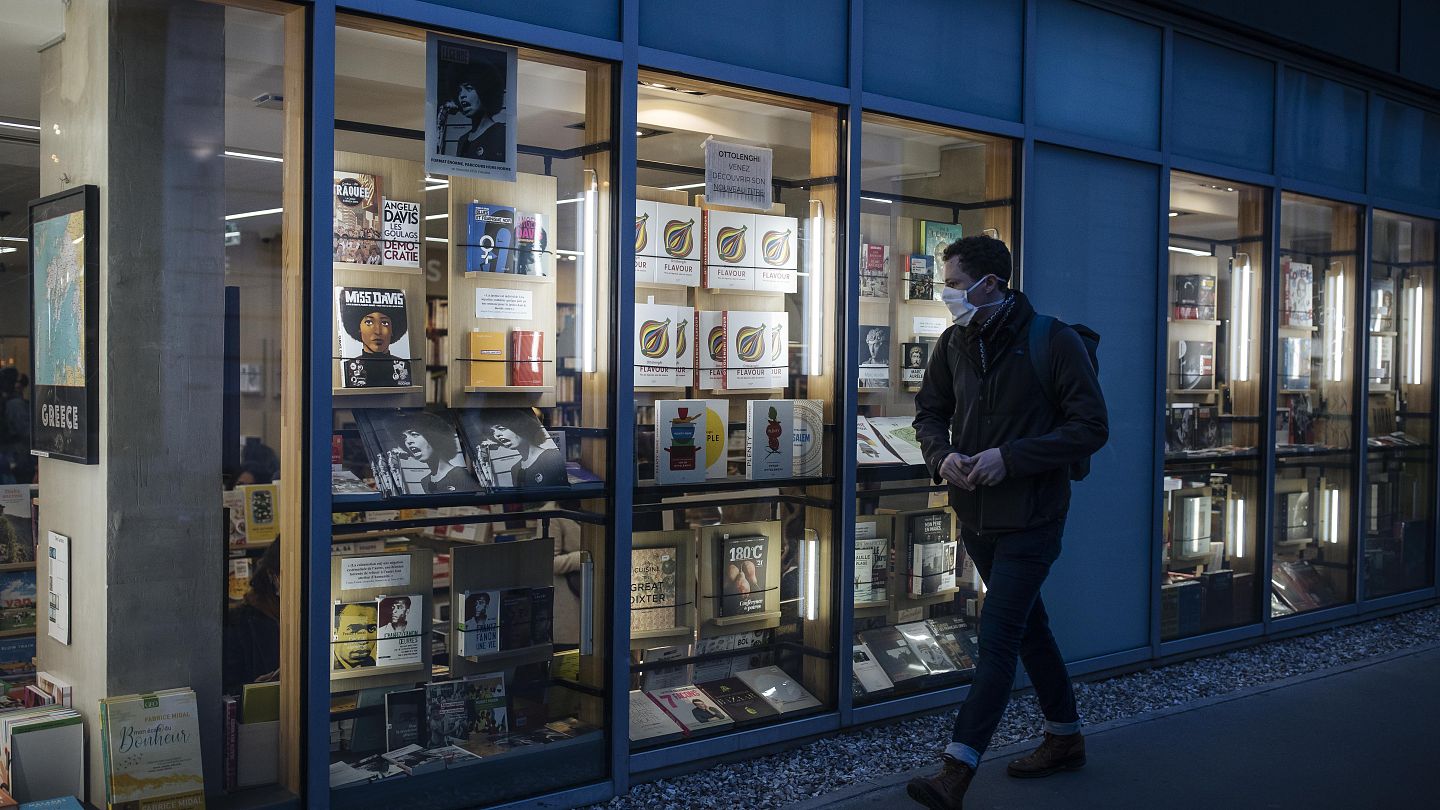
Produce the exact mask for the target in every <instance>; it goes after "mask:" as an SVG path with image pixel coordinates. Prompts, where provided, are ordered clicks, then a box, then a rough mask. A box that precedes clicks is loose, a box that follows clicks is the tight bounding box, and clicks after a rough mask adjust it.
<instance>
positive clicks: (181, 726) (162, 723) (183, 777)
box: [102, 689, 205, 808]
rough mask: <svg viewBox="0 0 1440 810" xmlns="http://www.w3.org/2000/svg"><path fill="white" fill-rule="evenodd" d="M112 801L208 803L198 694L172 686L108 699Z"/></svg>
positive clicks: (168, 804)
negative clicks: (202, 760)
mask: <svg viewBox="0 0 1440 810" xmlns="http://www.w3.org/2000/svg"><path fill="white" fill-rule="evenodd" d="M102 712H103V715H102V717H103V720H104V724H105V738H104V740H103V743H102V744H103V745H105V747H106V754H107V757H106V760H105V765H106V768H105V778H106V781H107V782H108V784H109V787H110V790H109V797H108V800H109V804H110V806H112V807H120V806H125V805H128V804H129V803H131V802H133V803H135V804H134V806H136V807H140V806H142V805H144V806H159V805H160V804H161V803H162V802H163V803H164V805H165V806H166V807H173V808H188V807H204V806H205V774H204V770H203V769H202V767H201V762H200V719H199V712H198V710H197V707H196V703H195V693H194V692H193V691H191V690H190V689H170V690H166V691H164V692H157V693H155V694H150V695H129V696H126V697H120V698H109V699H106V700H105V701H104V702H103V703H102Z"/></svg>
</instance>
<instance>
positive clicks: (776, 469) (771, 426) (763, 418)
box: [745, 399, 795, 481]
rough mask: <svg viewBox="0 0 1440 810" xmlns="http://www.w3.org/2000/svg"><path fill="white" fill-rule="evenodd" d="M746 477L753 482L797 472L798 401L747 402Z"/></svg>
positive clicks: (792, 474)
mask: <svg viewBox="0 0 1440 810" xmlns="http://www.w3.org/2000/svg"><path fill="white" fill-rule="evenodd" d="M745 408H746V413H745V477H746V478H748V479H750V480H751V481H768V480H771V479H775V478H791V477H793V476H794V475H795V436H794V433H795V401H794V400H790V399H752V400H750V401H749V402H746V403H745Z"/></svg>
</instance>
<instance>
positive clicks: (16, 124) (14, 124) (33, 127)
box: [0, 120, 40, 132]
mask: <svg viewBox="0 0 1440 810" xmlns="http://www.w3.org/2000/svg"><path fill="white" fill-rule="evenodd" d="M0 127H9V128H10V129H25V130H29V131H31V132H39V131H40V125H39V124H27V123H25V122H24V121H5V120H0Z"/></svg>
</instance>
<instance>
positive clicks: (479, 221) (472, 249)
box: [465, 202, 515, 273]
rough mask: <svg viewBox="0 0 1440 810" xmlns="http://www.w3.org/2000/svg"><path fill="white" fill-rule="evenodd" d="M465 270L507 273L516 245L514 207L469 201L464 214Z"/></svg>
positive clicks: (469, 271) (509, 270) (470, 271)
mask: <svg viewBox="0 0 1440 810" xmlns="http://www.w3.org/2000/svg"><path fill="white" fill-rule="evenodd" d="M466 223H467V225H466V228H467V230H466V236H465V272H467V273H509V272H512V270H511V267H510V265H511V262H512V261H513V259H512V258H511V253H512V252H513V250H514V248H515V209H513V208H508V207H505V206H502V205H489V204H487V203H478V202H472V203H470V207H469V210H468V212H467V215H466Z"/></svg>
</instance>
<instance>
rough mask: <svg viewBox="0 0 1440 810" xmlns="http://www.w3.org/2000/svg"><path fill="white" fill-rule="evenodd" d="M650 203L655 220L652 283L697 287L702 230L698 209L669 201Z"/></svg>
mask: <svg viewBox="0 0 1440 810" xmlns="http://www.w3.org/2000/svg"><path fill="white" fill-rule="evenodd" d="M654 205H655V208H656V215H657V220H656V221H657V222H658V223H659V225H658V227H657V228H656V230H655V235H656V237H657V239H656V240H655V256H656V257H657V261H656V264H655V268H654V275H655V279H654V280H655V282H656V283H658V284H674V285H677V286H682V287H698V286H700V261H701V253H702V245H701V244H700V241H701V237H702V236H703V233H702V232H703V230H704V226H703V225H702V224H701V219H702V217H701V213H700V209H699V208H696V207H695V206H693V205H675V204H673V203H654Z"/></svg>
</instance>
